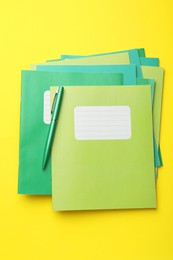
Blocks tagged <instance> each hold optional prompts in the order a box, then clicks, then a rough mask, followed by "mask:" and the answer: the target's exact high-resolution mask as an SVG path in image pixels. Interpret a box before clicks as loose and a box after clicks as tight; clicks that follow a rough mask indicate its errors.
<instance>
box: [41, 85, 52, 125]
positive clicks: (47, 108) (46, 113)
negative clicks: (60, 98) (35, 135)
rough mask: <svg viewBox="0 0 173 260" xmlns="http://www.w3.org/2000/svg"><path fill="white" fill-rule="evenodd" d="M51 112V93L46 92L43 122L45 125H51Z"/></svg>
mask: <svg viewBox="0 0 173 260" xmlns="http://www.w3.org/2000/svg"><path fill="white" fill-rule="evenodd" d="M50 120H51V110H50V91H49V90H46V91H45V92H44V108H43V121H44V123H45V124H50Z"/></svg>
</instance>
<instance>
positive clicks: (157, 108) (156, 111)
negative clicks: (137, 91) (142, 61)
mask: <svg viewBox="0 0 173 260" xmlns="http://www.w3.org/2000/svg"><path fill="white" fill-rule="evenodd" d="M141 69H142V74H143V77H144V78H147V79H154V81H155V95H154V107H153V125H154V134H155V138H156V142H157V145H158V147H159V139H160V123H161V111H162V94H163V79H164V69H163V68H160V67H151V66H141Z"/></svg>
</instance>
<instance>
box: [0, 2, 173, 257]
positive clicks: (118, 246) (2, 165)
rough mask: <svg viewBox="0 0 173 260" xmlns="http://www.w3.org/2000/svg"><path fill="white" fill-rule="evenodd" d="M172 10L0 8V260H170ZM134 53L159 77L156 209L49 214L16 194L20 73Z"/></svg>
mask: <svg viewBox="0 0 173 260" xmlns="http://www.w3.org/2000/svg"><path fill="white" fill-rule="evenodd" d="M172 10H173V4H172V1H171V0H165V1H161V0H153V1H151V0H145V1H135V0H131V1H129V0H126V1H123V0H121V1H115V0H87V1H85V2H84V1H82V0H71V1H65V0H64V1H58V0H49V1H44V0H28V1H25V0H15V1H13V0H10V1H1V5H0V61H1V65H0V66H1V70H0V79H1V82H0V88H1V89H0V93H1V95H0V97H1V101H0V116H1V118H0V121H1V127H0V148H1V149H0V151H1V152H0V158H1V159H0V174H1V179H0V193H1V194H0V259H2V260H4V259H5V260H6V259H10V260H11V259H18V260H20V259H22V260H23V259H25V260H30V259H33V260H34V259H37V260H39V259H42V260H44V259H45V260H47V259H63V260H66V259H68V260H69V259H76V260H78V259H82V260H85V259H87V260H88V259H94V260H95V259H99V260H101V259H108V260H112V259H118V260H121V259H122V260H124V259H127V260H129V259H133V260H145V259H146V260H150V259H151V260H154V259H157V260H160V259H163V260H169V259H170V260H171V259H173V172H172V168H173V159H172V154H173V123H172V117H173V106H172V104H173V76H172V75H173V52H172V48H173V36H172V35H173V29H172V28H173V27H172V25H173V15H172ZM135 47H145V49H146V54H147V56H148V57H149V56H150V57H151V56H152V57H159V58H160V64H161V66H164V67H165V71H166V73H165V89H164V100H163V113H162V129H161V148H162V153H163V160H164V167H163V168H162V169H161V170H159V179H158V182H157V197H158V208H157V210H129V211H128V210H124V211H123V210H116V211H105V212H101V211H100V212H73V213H56V212H53V211H52V205H51V198H50V197H41V196H40V197H29V196H19V195H17V175H18V153H19V150H18V146H19V106H20V71H21V69H27V68H29V64H31V63H36V62H42V61H44V60H45V59H53V58H56V57H58V56H59V55H60V54H61V53H69V54H90V53H99V52H110V51H115V50H121V49H129V48H135ZM134 167H135V165H134Z"/></svg>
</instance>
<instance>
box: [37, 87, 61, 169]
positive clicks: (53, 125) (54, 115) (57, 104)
mask: <svg viewBox="0 0 173 260" xmlns="http://www.w3.org/2000/svg"><path fill="white" fill-rule="evenodd" d="M62 94H63V87H59V90H58V93H57V96H56V100H55V105H54V108H53V112H52V119H51V123H50V126H49V131H48V135H47V140H46V146H45V150H44V156H43V165H42V167H43V169H44V168H45V167H46V164H47V162H48V159H49V155H50V153H51V148H52V143H53V138H54V134H55V129H56V124H57V119H58V116H59V113H60V107H61V101H62Z"/></svg>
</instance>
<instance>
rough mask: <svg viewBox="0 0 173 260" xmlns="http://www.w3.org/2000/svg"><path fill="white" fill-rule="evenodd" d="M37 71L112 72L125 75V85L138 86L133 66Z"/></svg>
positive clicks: (52, 67)
mask: <svg viewBox="0 0 173 260" xmlns="http://www.w3.org/2000/svg"><path fill="white" fill-rule="evenodd" d="M37 71H56V72H109V73H110V72H112V73H122V74H123V84H124V85H135V84H136V77H137V75H136V66H135V65H134V64H133V65H82V66H81V65H48V66H46V65H44V66H42V65H38V66H37Z"/></svg>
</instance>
